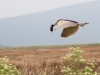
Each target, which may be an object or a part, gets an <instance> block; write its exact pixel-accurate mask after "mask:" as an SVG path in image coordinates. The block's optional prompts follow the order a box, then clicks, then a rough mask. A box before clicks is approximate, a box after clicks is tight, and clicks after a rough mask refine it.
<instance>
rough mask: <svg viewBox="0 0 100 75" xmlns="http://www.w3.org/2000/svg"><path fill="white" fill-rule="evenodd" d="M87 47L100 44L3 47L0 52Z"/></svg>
mask: <svg viewBox="0 0 100 75" xmlns="http://www.w3.org/2000/svg"><path fill="white" fill-rule="evenodd" d="M76 46H78V47H86V46H100V43H93V44H68V45H42V46H21V47H9V48H5V47H2V48H0V50H6V49H39V48H66V47H76Z"/></svg>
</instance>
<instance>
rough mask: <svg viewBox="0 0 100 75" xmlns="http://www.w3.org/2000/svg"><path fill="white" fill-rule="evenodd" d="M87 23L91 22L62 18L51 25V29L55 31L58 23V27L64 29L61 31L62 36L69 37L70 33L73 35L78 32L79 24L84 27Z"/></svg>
mask: <svg viewBox="0 0 100 75" xmlns="http://www.w3.org/2000/svg"><path fill="white" fill-rule="evenodd" d="M86 24H89V23H87V22H84V23H79V22H76V21H72V20H65V19H60V20H58V21H57V22H56V23H55V24H52V25H51V27H50V31H53V27H54V26H55V25H57V29H62V30H63V31H62V33H61V37H68V36H70V35H73V34H74V33H75V32H77V31H78V29H79V26H81V27H83V26H84V25H86ZM57 29H55V30H57Z"/></svg>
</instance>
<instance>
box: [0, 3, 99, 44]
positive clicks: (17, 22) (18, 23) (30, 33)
mask: <svg viewBox="0 0 100 75" xmlns="http://www.w3.org/2000/svg"><path fill="white" fill-rule="evenodd" d="M19 12H20V11H19ZM6 13H7V12H6ZM58 19H71V20H75V21H78V22H84V21H86V22H89V23H90V24H89V25H87V26H85V27H84V28H82V27H80V29H79V31H78V32H77V33H76V34H74V35H73V36H70V37H68V38H61V37H60V34H61V30H56V31H54V32H53V33H52V34H51V32H50V31H49V27H50V25H51V24H53V23H55V22H56V20H58ZM99 22H100V1H93V2H87V3H82V4H78V5H72V6H66V7H62V8H58V9H54V10H49V11H44V12H39V13H34V14H29V15H23V16H18V17H12V18H6V19H0V44H7V45H11V46H25V45H26V46H27V45H56V44H57V45H59V44H79V43H99V42H100V33H99V32H100V29H99V28H100V25H99Z"/></svg>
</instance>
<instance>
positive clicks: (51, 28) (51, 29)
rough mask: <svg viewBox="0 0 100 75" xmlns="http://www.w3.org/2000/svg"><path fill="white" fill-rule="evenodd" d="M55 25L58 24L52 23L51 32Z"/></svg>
mask: <svg viewBox="0 0 100 75" xmlns="http://www.w3.org/2000/svg"><path fill="white" fill-rule="evenodd" d="M55 25H56V24H52V25H51V27H50V31H51V32H53V27H54V26H55Z"/></svg>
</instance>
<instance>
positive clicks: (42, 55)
mask: <svg viewBox="0 0 100 75" xmlns="http://www.w3.org/2000/svg"><path fill="white" fill-rule="evenodd" d="M81 49H82V50H84V51H85V53H84V54H83V57H84V58H86V59H93V60H95V61H96V62H97V63H98V66H97V68H96V69H95V70H97V71H98V72H100V46H86V47H81ZM68 52H70V50H69V49H68V48H51V49H50V48H49V49H46V48H45V49H33V48H29V49H28V48H27V49H13V50H12V49H11V50H10V49H9V50H0V57H4V56H7V57H8V58H9V59H10V62H9V63H12V64H14V65H16V66H17V68H18V70H19V71H20V72H21V73H22V75H40V74H46V75H63V74H62V73H61V72H60V71H61V69H62V67H63V65H67V64H66V63H65V62H64V61H63V60H62V59H61V57H62V56H65V55H66V54H67V53H68Z"/></svg>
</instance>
